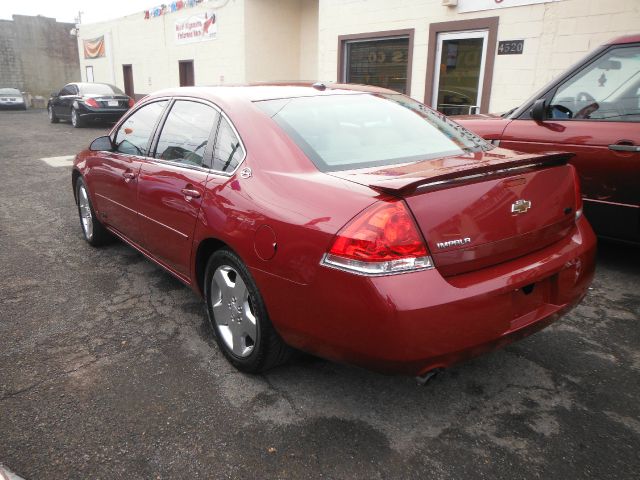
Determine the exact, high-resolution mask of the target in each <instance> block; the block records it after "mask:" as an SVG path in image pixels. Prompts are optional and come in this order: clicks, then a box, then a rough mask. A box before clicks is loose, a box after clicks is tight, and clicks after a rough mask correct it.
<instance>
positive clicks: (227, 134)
mask: <svg viewBox="0 0 640 480" xmlns="http://www.w3.org/2000/svg"><path fill="white" fill-rule="evenodd" d="M243 158H244V149H243V148H242V144H241V143H240V139H239V138H238V136H237V135H236V133H235V132H234V130H233V127H231V124H230V123H229V122H228V121H227V119H226V118H224V117H222V120H221V121H220V128H219V129H218V136H217V138H216V148H215V151H214V155H213V169H214V170H217V171H219V172H227V173H228V172H233V171H234V170H235V169H236V167H237V166H238V165H239V164H240V162H241V161H242V159H243Z"/></svg>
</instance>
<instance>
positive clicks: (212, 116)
mask: <svg viewBox="0 0 640 480" xmlns="http://www.w3.org/2000/svg"><path fill="white" fill-rule="evenodd" d="M219 116H220V115H219V113H218V112H217V111H216V110H215V109H214V108H212V107H210V106H208V105H204V104H202V103H197V102H189V101H182V100H179V101H177V102H176V103H175V104H174V105H173V107H171V111H170V112H169V115H168V116H167V120H166V121H165V123H164V127H162V133H161V134H160V139H159V140H158V146H157V147H156V154H155V157H156V158H159V159H161V160H170V161H172V162H179V163H183V164H186V165H195V166H201V165H202V159H203V157H204V152H205V150H206V148H207V145H208V143H209V136H210V135H211V131H212V130H213V128H214V126H215V125H217V124H218V118H219Z"/></svg>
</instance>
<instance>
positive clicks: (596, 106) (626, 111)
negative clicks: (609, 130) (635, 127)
mask: <svg viewBox="0 0 640 480" xmlns="http://www.w3.org/2000/svg"><path fill="white" fill-rule="evenodd" d="M549 109H550V113H551V116H552V118H555V119H572V118H573V119H583V120H608V121H618V122H639V121H640V47H618V48H614V49H612V50H609V51H608V52H607V53H605V54H604V55H603V56H601V57H600V58H598V59H597V60H596V61H595V62H593V63H591V64H590V65H588V66H587V67H585V68H584V69H583V70H582V71H580V72H579V73H578V74H576V75H574V76H573V77H571V78H570V79H569V80H567V81H566V82H564V83H563V84H562V85H560V86H559V87H558V90H557V91H556V93H555V95H554V96H553V99H552V100H551V102H550V107H549Z"/></svg>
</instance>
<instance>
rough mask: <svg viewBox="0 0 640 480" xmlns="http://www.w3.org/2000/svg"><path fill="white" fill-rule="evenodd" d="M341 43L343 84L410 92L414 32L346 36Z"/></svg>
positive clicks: (342, 37) (340, 77) (340, 75)
mask: <svg viewBox="0 0 640 480" xmlns="http://www.w3.org/2000/svg"><path fill="white" fill-rule="evenodd" d="M339 41H340V61H339V63H340V65H339V68H340V71H339V74H338V78H339V79H340V81H342V82H345V83H360V84H365V85H375V86H378V87H383V88H389V89H391V90H395V91H397V92H400V93H405V94H409V93H410V86H411V58H412V54H413V30H412V29H411V30H400V31H397V30H396V31H392V32H377V33H367V34H358V35H343V36H341V37H340V39H339Z"/></svg>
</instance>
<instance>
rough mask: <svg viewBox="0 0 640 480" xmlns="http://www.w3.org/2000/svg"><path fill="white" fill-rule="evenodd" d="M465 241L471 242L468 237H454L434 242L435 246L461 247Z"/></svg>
mask: <svg viewBox="0 0 640 480" xmlns="http://www.w3.org/2000/svg"><path fill="white" fill-rule="evenodd" d="M467 243H471V239H470V238H469V237H465V238H456V239H455V240H448V241H446V242H438V243H436V246H437V247H438V248H449V247H461V246H462V245H466V244H467Z"/></svg>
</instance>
